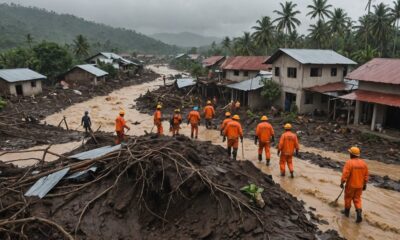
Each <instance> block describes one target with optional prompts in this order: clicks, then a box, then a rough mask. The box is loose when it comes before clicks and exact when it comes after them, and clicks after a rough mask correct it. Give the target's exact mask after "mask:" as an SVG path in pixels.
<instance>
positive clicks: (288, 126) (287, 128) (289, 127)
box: [283, 123, 292, 130]
mask: <svg viewBox="0 0 400 240" xmlns="http://www.w3.org/2000/svg"><path fill="white" fill-rule="evenodd" d="M283 128H284V129H286V130H290V129H292V124H290V123H286V124H285V126H284V127H283Z"/></svg>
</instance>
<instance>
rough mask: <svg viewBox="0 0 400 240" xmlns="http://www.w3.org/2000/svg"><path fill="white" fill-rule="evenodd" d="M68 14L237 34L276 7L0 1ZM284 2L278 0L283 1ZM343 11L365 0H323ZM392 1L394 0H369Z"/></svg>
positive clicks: (201, 1) (144, 27) (352, 12)
mask: <svg viewBox="0 0 400 240" xmlns="http://www.w3.org/2000/svg"><path fill="white" fill-rule="evenodd" d="M0 2H7V3H10V2H13V3H17V4H20V5H23V6H36V7H39V8H45V9H47V10H53V11H55V12H58V13H70V14H73V15H76V16H79V17H83V18H85V19H88V20H92V21H95V22H100V23H105V24H108V25H112V26H116V27H125V28H129V29H134V30H136V31H138V32H142V33H145V34H152V33H158V32H183V31H189V32H196V33H200V34H203V35H209V36H217V37H223V36H238V35H241V34H242V33H243V31H249V30H250V28H251V26H253V25H254V24H255V21H256V20H257V19H259V18H261V17H262V16H271V17H272V18H275V17H276V15H275V14H274V13H273V11H274V10H275V9H279V8H280V7H279V2H281V1H279V0H13V1H7V0H0ZM282 2H283V0H282ZM293 2H295V3H297V4H298V10H300V11H301V15H300V16H299V19H300V20H301V22H302V26H301V27H300V32H301V33H306V32H307V29H308V26H309V24H310V23H312V22H314V21H315V20H314V21H311V20H309V18H308V17H306V13H307V12H308V9H307V8H306V7H307V5H308V4H310V3H311V2H312V0H293ZM328 2H329V3H330V4H332V5H333V6H334V7H340V8H343V9H345V10H346V12H347V13H348V15H349V16H351V17H352V18H353V20H357V19H358V17H359V16H361V15H362V14H364V13H365V5H366V2H367V0H328ZM379 2H384V3H386V4H390V5H392V2H393V0H374V4H377V3H379Z"/></svg>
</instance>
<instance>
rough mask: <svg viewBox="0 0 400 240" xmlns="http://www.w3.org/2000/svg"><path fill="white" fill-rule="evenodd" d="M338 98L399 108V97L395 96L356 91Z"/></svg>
mask: <svg viewBox="0 0 400 240" xmlns="http://www.w3.org/2000/svg"><path fill="white" fill-rule="evenodd" d="M340 98H343V99H347V100H357V101H362V102H368V103H378V104H382V105H387V106H392V107H400V95H395V94H388V93H380V92H373V91H365V90H356V91H354V92H352V93H349V94H347V95H343V96H341V97H340Z"/></svg>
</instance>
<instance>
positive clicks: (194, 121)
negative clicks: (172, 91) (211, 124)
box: [187, 110, 200, 138]
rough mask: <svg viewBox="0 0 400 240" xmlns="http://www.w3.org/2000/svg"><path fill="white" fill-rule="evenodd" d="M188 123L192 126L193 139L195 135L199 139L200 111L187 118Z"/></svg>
mask: <svg viewBox="0 0 400 240" xmlns="http://www.w3.org/2000/svg"><path fill="white" fill-rule="evenodd" d="M187 119H188V121H189V122H190V126H191V137H192V138H193V133H195V136H196V138H197V135H198V133H199V122H200V113H199V112H198V111H194V110H193V111H191V112H190V113H189V114H188V116H187Z"/></svg>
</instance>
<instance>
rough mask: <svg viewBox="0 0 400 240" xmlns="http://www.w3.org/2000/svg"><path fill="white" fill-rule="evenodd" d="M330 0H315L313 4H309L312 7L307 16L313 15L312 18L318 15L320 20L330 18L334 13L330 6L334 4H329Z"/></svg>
mask: <svg viewBox="0 0 400 240" xmlns="http://www.w3.org/2000/svg"><path fill="white" fill-rule="evenodd" d="M327 3H328V0H313V5H308V6H307V8H309V9H311V10H310V12H309V13H307V16H311V19H313V18H316V17H318V20H321V19H325V17H327V18H329V17H330V16H331V15H332V11H331V10H329V8H331V7H332V5H330V4H327Z"/></svg>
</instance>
